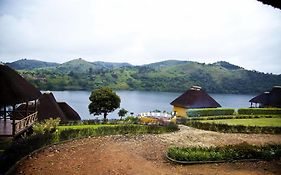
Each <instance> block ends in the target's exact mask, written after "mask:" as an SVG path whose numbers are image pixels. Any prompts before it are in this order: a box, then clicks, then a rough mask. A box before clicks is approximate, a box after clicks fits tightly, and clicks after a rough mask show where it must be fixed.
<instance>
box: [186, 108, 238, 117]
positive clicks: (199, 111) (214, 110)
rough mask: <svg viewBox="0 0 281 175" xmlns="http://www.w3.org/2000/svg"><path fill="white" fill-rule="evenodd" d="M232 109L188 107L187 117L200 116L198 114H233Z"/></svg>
mask: <svg viewBox="0 0 281 175" xmlns="http://www.w3.org/2000/svg"><path fill="white" fill-rule="evenodd" d="M234 112H235V110H234V109H228V108H204V109H188V110H187V116H188V117H200V116H221V115H233V114H234Z"/></svg>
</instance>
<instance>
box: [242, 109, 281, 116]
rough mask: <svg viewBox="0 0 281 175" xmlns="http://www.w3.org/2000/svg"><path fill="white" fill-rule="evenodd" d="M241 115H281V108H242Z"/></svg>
mask: <svg viewBox="0 0 281 175" xmlns="http://www.w3.org/2000/svg"><path fill="white" fill-rule="evenodd" d="M238 114H240V115H281V108H240V109H238Z"/></svg>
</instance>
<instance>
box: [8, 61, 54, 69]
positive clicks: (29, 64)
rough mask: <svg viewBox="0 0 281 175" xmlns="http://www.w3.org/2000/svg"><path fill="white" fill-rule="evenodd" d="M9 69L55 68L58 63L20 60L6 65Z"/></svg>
mask: <svg viewBox="0 0 281 175" xmlns="http://www.w3.org/2000/svg"><path fill="white" fill-rule="evenodd" d="M6 64H7V65H8V66H9V67H11V68H13V69H16V70H32V69H36V68H46V67H56V66H57V65H59V64H58V63H50V62H44V61H39V60H28V59H21V60H17V61H14V62H11V63H6Z"/></svg>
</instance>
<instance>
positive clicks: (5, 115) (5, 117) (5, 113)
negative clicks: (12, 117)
mask: <svg viewBox="0 0 281 175" xmlns="http://www.w3.org/2000/svg"><path fill="white" fill-rule="evenodd" d="M6 120H7V109H6V105H4V121H6Z"/></svg>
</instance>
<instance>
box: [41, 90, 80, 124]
mask: <svg viewBox="0 0 281 175" xmlns="http://www.w3.org/2000/svg"><path fill="white" fill-rule="evenodd" d="M49 118H60V119H61V121H68V120H80V119H81V118H80V116H79V115H78V113H77V112H76V111H75V110H74V109H72V108H71V107H70V106H69V105H68V104H67V103H65V102H61V103H58V102H57V101H56V99H55V97H54V95H53V94H52V93H51V92H49V93H44V94H42V96H41V97H40V98H39V107H38V119H39V120H45V119H49Z"/></svg>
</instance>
